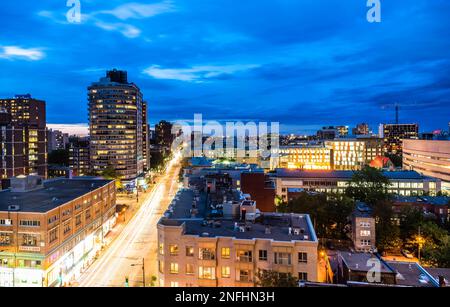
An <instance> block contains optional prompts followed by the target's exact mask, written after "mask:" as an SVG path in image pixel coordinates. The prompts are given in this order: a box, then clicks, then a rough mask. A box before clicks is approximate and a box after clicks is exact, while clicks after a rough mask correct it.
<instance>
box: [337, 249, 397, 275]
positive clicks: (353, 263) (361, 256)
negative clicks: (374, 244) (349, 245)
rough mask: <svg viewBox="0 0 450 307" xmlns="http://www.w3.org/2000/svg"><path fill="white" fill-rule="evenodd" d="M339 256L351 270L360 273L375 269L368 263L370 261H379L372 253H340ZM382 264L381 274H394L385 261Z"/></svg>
mask: <svg viewBox="0 0 450 307" xmlns="http://www.w3.org/2000/svg"><path fill="white" fill-rule="evenodd" d="M339 256H340V257H341V258H342V260H343V261H344V262H345V264H346V266H347V267H348V268H349V269H350V270H352V271H359V272H367V271H369V270H370V269H372V268H373V266H372V265H371V264H370V262H368V261H369V260H370V259H378V260H379V258H378V257H376V256H374V255H373V254H370V253H351V252H339ZM380 264H381V265H380V272H381V273H392V274H393V273H394V272H393V271H392V269H391V268H390V267H389V266H388V265H387V264H386V263H385V262H384V261H381V262H380Z"/></svg>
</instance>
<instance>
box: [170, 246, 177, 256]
mask: <svg viewBox="0 0 450 307" xmlns="http://www.w3.org/2000/svg"><path fill="white" fill-rule="evenodd" d="M169 250H170V255H171V256H178V245H177V244H171V245H169Z"/></svg>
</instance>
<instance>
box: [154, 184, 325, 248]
mask: <svg viewBox="0 0 450 307" xmlns="http://www.w3.org/2000/svg"><path fill="white" fill-rule="evenodd" d="M194 198H195V194H194V191H192V190H190V189H182V190H180V191H179V193H178V194H177V195H176V197H175V199H174V202H173V205H172V206H171V208H172V209H171V210H169V212H170V217H168V218H167V217H166V218H164V217H163V218H162V219H161V220H160V223H161V224H162V225H165V226H181V225H182V224H183V223H184V224H185V226H186V228H185V234H186V235H197V236H202V237H233V238H236V239H245V240H252V239H273V240H275V241H287V242H290V241H316V240H317V238H316V234H315V231H314V229H313V228H312V223H311V220H310V217H309V215H307V214H278V213H262V214H261V217H260V218H259V219H258V221H256V222H250V221H248V222H247V223H245V224H246V226H248V228H247V229H246V231H245V232H240V231H239V230H236V229H235V223H238V225H239V226H243V225H244V222H242V221H240V220H238V219H231V218H230V219H225V218H211V219H210V221H215V222H216V223H214V222H212V223H210V224H209V225H205V223H204V221H205V220H207V213H208V209H207V208H206V195H205V194H204V193H200V194H199V198H200V199H199V201H198V202H197V209H198V214H197V215H196V217H195V218H191V213H190V210H191V209H192V203H193V201H194ZM289 227H292V228H299V229H302V230H303V232H302V233H301V234H299V235H294V234H291V235H289ZM267 228H270V233H266V229H267ZM292 233H293V231H292ZM305 236H306V237H305Z"/></svg>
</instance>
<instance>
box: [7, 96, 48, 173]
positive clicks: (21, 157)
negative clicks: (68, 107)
mask: <svg viewBox="0 0 450 307" xmlns="http://www.w3.org/2000/svg"><path fill="white" fill-rule="evenodd" d="M0 110H1V113H2V114H3V115H2V116H1V117H2V119H1V122H0V178H1V179H6V178H11V177H14V176H18V175H28V174H37V175H39V176H42V177H44V178H45V177H47V139H46V127H45V126H46V118H45V115H46V113H45V101H42V100H37V99H34V98H32V97H31V96H30V95H16V96H15V98H10V99H0Z"/></svg>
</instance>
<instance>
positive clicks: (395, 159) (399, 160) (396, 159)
mask: <svg viewBox="0 0 450 307" xmlns="http://www.w3.org/2000/svg"><path fill="white" fill-rule="evenodd" d="M385 156H386V157H388V158H389V159H390V160H391V162H392V164H394V166H395V167H402V165H403V157H402V155H400V154H388V153H387V154H385Z"/></svg>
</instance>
